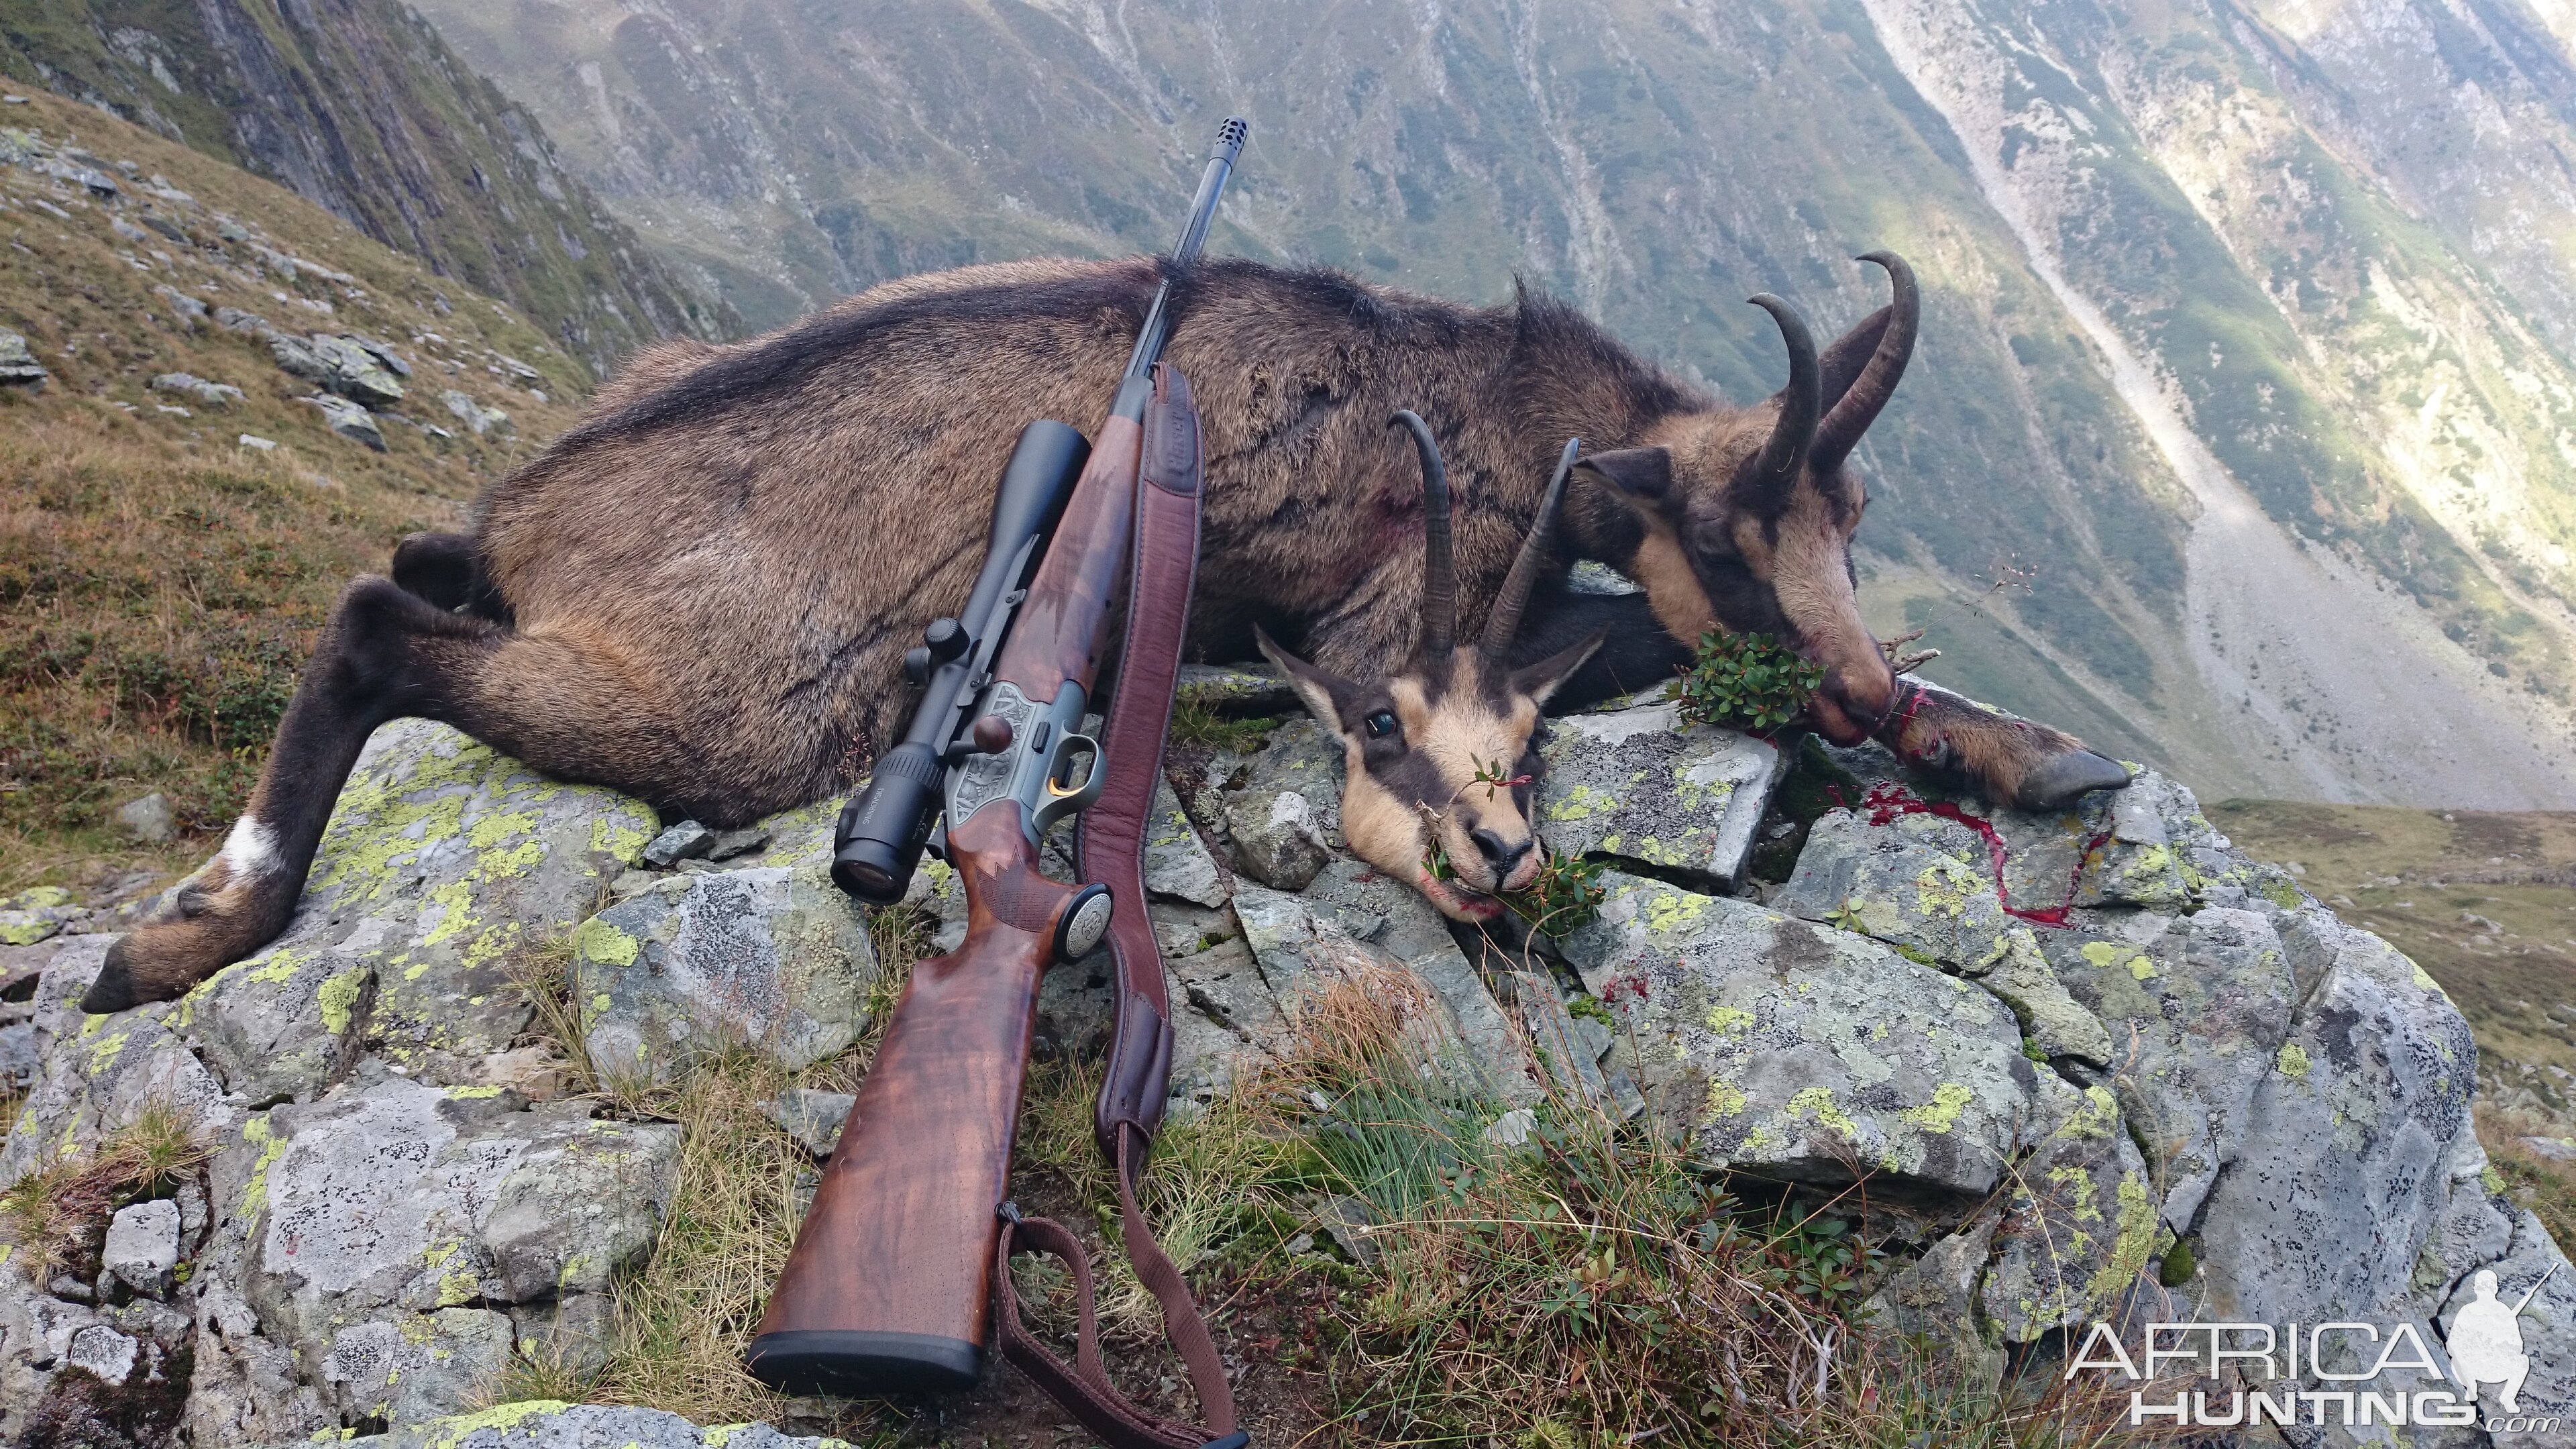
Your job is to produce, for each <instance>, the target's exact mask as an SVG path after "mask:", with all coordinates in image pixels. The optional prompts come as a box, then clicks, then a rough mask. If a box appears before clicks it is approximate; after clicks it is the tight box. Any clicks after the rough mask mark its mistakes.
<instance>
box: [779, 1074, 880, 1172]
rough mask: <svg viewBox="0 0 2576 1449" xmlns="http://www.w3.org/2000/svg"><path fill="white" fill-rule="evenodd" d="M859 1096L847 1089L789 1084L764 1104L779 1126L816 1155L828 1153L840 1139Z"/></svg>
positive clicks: (828, 1154)
mask: <svg viewBox="0 0 2576 1449" xmlns="http://www.w3.org/2000/svg"><path fill="white" fill-rule="evenodd" d="M858 1100H859V1099H858V1098H856V1097H854V1096H852V1095H850V1094H849V1093H847V1092H817V1091H814V1090H812V1089H811V1088H807V1087H790V1088H788V1089H787V1090H786V1091H784V1092H781V1093H779V1094H778V1096H777V1097H776V1098H775V1099H774V1100H772V1101H769V1102H767V1103H764V1104H763V1105H762V1107H761V1111H762V1113H763V1114H765V1115H766V1116H767V1117H768V1118H769V1120H770V1121H772V1122H775V1123H777V1124H778V1129H779V1130H780V1131H782V1132H784V1133H786V1134H787V1135H788V1136H790V1137H793V1138H795V1139H796V1141H797V1144H798V1145H799V1146H801V1147H803V1148H804V1149H805V1150H806V1151H808V1152H810V1153H813V1154H814V1155H815V1156H816V1157H829V1156H831V1155H832V1149H833V1147H835V1146H836V1145H838V1144H839V1142H840V1140H841V1124H842V1123H844V1122H847V1121H848V1120H849V1119H850V1108H851V1107H853V1106H855V1105H856V1104H857V1102H858Z"/></svg>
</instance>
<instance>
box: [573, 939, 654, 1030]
mask: <svg viewBox="0 0 2576 1449" xmlns="http://www.w3.org/2000/svg"><path fill="white" fill-rule="evenodd" d="M572 949H573V954H574V955H575V956H577V957H579V958H580V959H582V960H584V961H596V962H599V963H600V964H602V965H606V966H620V967H624V966H632V965H634V964H635V958H636V957H638V956H640V955H642V954H643V952H644V943H643V942H642V941H639V940H637V939H636V938H635V937H633V936H631V935H628V934H627V933H626V932H624V931H621V930H619V929H617V928H616V927H615V926H612V925H610V924H609V923H608V921H607V919H606V918H605V917H601V916H593V917H591V918H590V919H589V920H587V921H584V922H582V923H581V927H580V929H578V930H576V931H574V932H573V933H572ZM602 1009H603V1010H604V1009H605V1008H602Z"/></svg>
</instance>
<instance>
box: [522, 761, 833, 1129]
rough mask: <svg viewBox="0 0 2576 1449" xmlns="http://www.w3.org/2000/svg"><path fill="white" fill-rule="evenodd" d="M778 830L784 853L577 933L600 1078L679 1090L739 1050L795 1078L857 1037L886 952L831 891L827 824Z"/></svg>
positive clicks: (683, 881) (784, 820)
mask: <svg viewBox="0 0 2576 1449" xmlns="http://www.w3.org/2000/svg"><path fill="white" fill-rule="evenodd" d="M770 828H771V832H772V838H773V840H774V841H775V842H776V843H775V844H773V845H772V846H771V847H770V848H769V849H768V850H766V851H764V852H762V853H760V854H758V855H756V856H746V857H744V858H743V859H744V861H745V862H747V863H744V864H741V865H739V866H738V867H736V868H729V869H723V870H707V871H703V872H691V873H683V874H679V875H674V876H670V877H668V878H666V879H664V880H661V881H659V882H657V883H655V884H654V885H653V886H651V887H650V888H649V889H646V890H644V891H641V892H639V893H637V894H635V895H632V896H629V897H627V898H626V899H625V900H623V901H620V902H618V903H617V904H616V905H613V906H611V907H609V908H608V909H607V910H605V911H602V912H600V913H599V914H598V915H596V916H593V917H592V918H591V919H590V920H588V921H586V922H584V923H583V924H582V926H581V929H580V930H578V931H576V932H575V933H574V934H573V937H572V948H573V991H574V998H575V1000H576V1001H577V1002H578V1003H579V1006H580V1013H581V1030H582V1036H583V1041H584V1043H585V1044H586V1045H587V1047H588V1049H589V1051H590V1058H591V1062H592V1064H593V1065H594V1066H596V1067H597V1068H598V1069H599V1070H600V1071H601V1072H602V1073H604V1074H606V1075H608V1076H610V1077H612V1078H620V1079H633V1080H639V1081H657V1082H658V1081H669V1080H671V1079H672V1078H673V1077H674V1076H676V1074H677V1073H678V1072H680V1071H681V1070H682V1069H683V1068H684V1067H685V1066H686V1064H687V1063H688V1062H689V1061H691V1060H693V1059H695V1058H697V1057H699V1056H701V1055H703V1054H705V1053H707V1052H710V1051H715V1050H719V1049H722V1048H724V1047H728V1046H736V1045H743V1046H750V1047H753V1048H756V1049H757V1050H759V1051H761V1052H762V1053H764V1054H766V1055H767V1056H769V1057H770V1058H771V1059H773V1060H775V1061H777V1062H778V1063H779V1064H781V1065H783V1066H786V1067H789V1068H796V1067H803V1066H807V1065H810V1064H812V1063H814V1062H817V1061H820V1060H822V1059H823V1058H825V1057H828V1056H830V1055H832V1054H833V1053H834V1052H837V1051H839V1050H841V1049H842V1048H843V1047H846V1046H848V1045H849V1044H850V1043H851V1042H853V1041H855V1040H857V1039H858V1034H859V1032H860V1030H861V1029H862V1028H864V1027H865V1026H866V1025H867V1001H868V989H869V987H870V986H871V985H873V984H874V982H875V981H876V977H877V960H876V951H875V949H874V947H873V946H872V945H871V944H870V942H869V939H868V929H867V919H866V917H865V916H864V915H863V914H862V913H861V911H860V909H859V907H858V905H857V903H856V902H854V901H852V900H851V899H850V897H849V896H848V895H847V894H846V893H844V892H843V891H842V890H841V889H840V888H839V887H838V886H836V885H834V884H833V883H832V881H831V876H830V870H831V819H830V816H829V814H828V812H825V811H822V810H819V809H809V810H806V811H801V812H795V813H792V814H790V815H786V816H781V817H779V818H778V819H777V820H776V821H775V822H773V823H772V824H771V827H770ZM729 864H730V863H729Z"/></svg>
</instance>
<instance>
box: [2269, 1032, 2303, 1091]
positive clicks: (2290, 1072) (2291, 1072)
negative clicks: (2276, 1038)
mask: <svg viewBox="0 0 2576 1449" xmlns="http://www.w3.org/2000/svg"><path fill="white" fill-rule="evenodd" d="M2273 1061H2274V1063H2275V1064H2277V1065H2278V1066H2279V1067H2280V1068H2281V1075H2282V1076H2285V1077H2288V1078H2289V1079H2290V1080H2292V1081H2294V1082H2304V1081H2306V1080H2307V1079H2308V1049H2307V1048H2306V1047H2303V1046H2301V1045H2299V1044H2298V1043H2297V1042H2294V1041H2285V1042H2283V1043H2281V1050H2280V1051H2279V1052H2278V1053H2277V1054H2275V1055H2274V1057H2273Z"/></svg>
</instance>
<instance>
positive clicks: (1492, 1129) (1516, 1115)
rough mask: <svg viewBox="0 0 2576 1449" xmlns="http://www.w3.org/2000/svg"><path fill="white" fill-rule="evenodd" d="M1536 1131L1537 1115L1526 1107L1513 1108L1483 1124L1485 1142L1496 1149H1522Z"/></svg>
mask: <svg viewBox="0 0 2576 1449" xmlns="http://www.w3.org/2000/svg"><path fill="white" fill-rule="evenodd" d="M1537 1130H1538V1114H1537V1113H1536V1112H1533V1111H1531V1110H1530V1109H1529V1108H1527V1107H1514V1108H1513V1109H1512V1110H1510V1111H1508V1112H1505V1113H1504V1114H1503V1115H1501V1116H1499V1117H1497V1118H1495V1119H1494V1120H1493V1121H1491V1122H1489V1123H1487V1124H1485V1134H1484V1135H1485V1140H1486V1141H1487V1142H1489V1143H1491V1144H1493V1145H1494V1146H1496V1147H1524V1146H1527V1145H1528V1144H1529V1139H1530V1133H1532V1132H1534V1131H1537Z"/></svg>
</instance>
